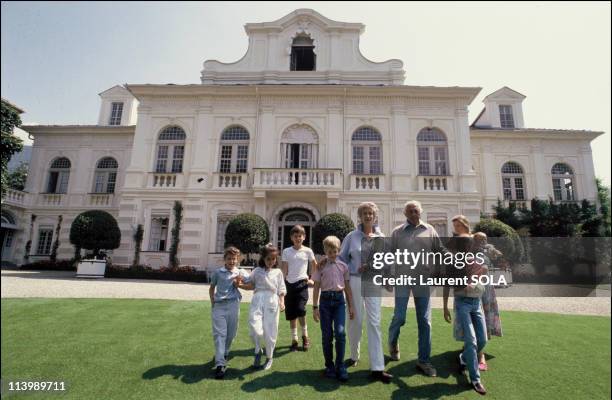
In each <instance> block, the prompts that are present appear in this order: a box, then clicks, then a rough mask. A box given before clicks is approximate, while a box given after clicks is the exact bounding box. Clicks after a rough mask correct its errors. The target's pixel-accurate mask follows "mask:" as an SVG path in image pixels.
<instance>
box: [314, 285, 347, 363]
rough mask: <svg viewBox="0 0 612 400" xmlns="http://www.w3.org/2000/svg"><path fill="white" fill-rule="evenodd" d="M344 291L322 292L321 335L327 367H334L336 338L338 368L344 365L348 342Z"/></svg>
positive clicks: (320, 311)
mask: <svg viewBox="0 0 612 400" xmlns="http://www.w3.org/2000/svg"><path fill="white" fill-rule="evenodd" d="M345 306H346V305H345V302H344V293H343V292H342V291H338V292H334V291H326V292H321V299H320V300H319V314H320V316H321V334H322V335H321V336H322V338H323V355H324V356H325V367H334V353H333V346H334V345H333V341H334V338H335V339H336V363H335V367H336V369H337V370H338V369H340V368H342V367H343V366H344V347H345V344H346V331H345V328H344V326H345V323H346V311H345Z"/></svg>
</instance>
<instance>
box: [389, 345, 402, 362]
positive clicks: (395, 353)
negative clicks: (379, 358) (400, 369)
mask: <svg viewBox="0 0 612 400" xmlns="http://www.w3.org/2000/svg"><path fill="white" fill-rule="evenodd" d="M389 355H390V358H391V361H399V360H400V351H399V346H398V345H397V344H396V345H392V344H390V345H389Z"/></svg>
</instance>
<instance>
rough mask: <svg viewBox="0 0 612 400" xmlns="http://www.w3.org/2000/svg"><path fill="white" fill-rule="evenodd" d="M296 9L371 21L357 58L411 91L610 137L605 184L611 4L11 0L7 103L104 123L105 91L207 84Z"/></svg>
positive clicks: (599, 155) (600, 164) (56, 120)
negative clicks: (221, 65) (494, 95)
mask: <svg viewBox="0 0 612 400" xmlns="http://www.w3.org/2000/svg"><path fill="white" fill-rule="evenodd" d="M297 8H313V9H315V10H317V11H318V12H320V13H321V14H323V15H325V16H326V17H328V18H331V19H334V20H339V21H347V22H362V23H364V24H365V25H366V30H365V33H364V34H363V35H362V37H361V50H362V53H363V54H364V55H365V56H366V57H368V58H369V59H371V60H374V61H382V60H386V59H389V58H399V59H401V60H403V61H404V68H405V70H406V81H405V83H406V84H408V85H425V86H428V85H435V86H478V87H482V88H483V89H482V91H481V93H480V95H479V96H478V97H477V98H476V100H475V101H474V102H473V103H472V106H471V107H470V121H472V120H473V119H474V118H475V117H476V115H478V113H479V112H480V110H481V109H482V102H481V101H482V98H483V97H484V96H485V95H487V94H489V93H491V92H493V91H495V90H497V89H499V88H500V87H502V86H505V85H506V86H509V87H511V88H513V89H515V90H517V91H519V92H521V93H523V94H524V95H526V96H527V99H526V100H525V102H524V114H525V122H526V125H527V126H528V127H534V128H564V129H570V128H572V129H574V128H575V129H591V130H599V131H605V132H606V133H605V135H604V136H603V137H600V138H598V139H596V140H595V141H594V142H593V145H592V148H593V155H594V158H595V171H596V174H597V175H598V176H600V177H602V178H604V179H605V181H606V182H607V183H608V184H609V183H610V169H611V167H610V155H609V154H610V150H609V149H610V125H611V124H610V119H611V117H610V107H611V105H610V97H611V94H610V93H611V80H610V75H611V71H610V65H611V56H610V47H611V44H610V29H611V25H610V3H607V2H606V3H604V2H600V3H586V2H581V3H553V4H549V3H529V4H527V3H522V4H518V5H515V4H507V3H484V4H483V3H470V2H468V3H459V4H456V3H399V4H398V3H380V2H377V3H375V4H374V3H355V4H351V3H347V4H345V3H342V4H340V3H333V2H332V3H316V2H301V3H294V2H283V3H280V4H278V3H240V2H232V3H216V2H212V3H180V2H173V3H160V2H156V3H135V2H129V3H119V2H108V3H104V2H83V3H79V2H53V3H45V2H2V28H1V29H2V38H1V42H2V52H1V56H2V62H1V78H2V84H1V88H2V97H4V98H6V99H8V100H10V101H12V102H13V103H15V104H17V105H18V106H20V107H22V108H23V109H25V110H26V114H24V115H23V116H22V118H23V120H24V122H26V123H39V124H95V123H96V122H97V117H98V108H99V98H98V96H97V94H98V93H100V92H102V91H104V90H105V89H108V88H109V87H111V86H114V85H115V84H123V83H177V84H186V83H199V82H200V81H199V79H200V71H201V69H202V63H203V61H204V60H206V59H218V60H220V61H225V62H231V61H235V60H237V59H239V58H240V57H242V55H244V53H245V51H246V48H247V37H246V34H245V33H244V29H243V25H244V24H245V23H247V22H263V21H272V20H275V19H278V18H280V17H282V16H284V15H285V14H287V13H289V12H291V11H293V10H295V9H297Z"/></svg>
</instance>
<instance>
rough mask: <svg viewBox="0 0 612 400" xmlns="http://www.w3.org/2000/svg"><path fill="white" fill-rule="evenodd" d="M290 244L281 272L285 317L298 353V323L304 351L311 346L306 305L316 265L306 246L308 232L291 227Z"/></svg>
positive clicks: (312, 284)
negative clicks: (311, 277) (304, 243)
mask: <svg viewBox="0 0 612 400" xmlns="http://www.w3.org/2000/svg"><path fill="white" fill-rule="evenodd" d="M290 235H291V241H292V242H293V246H291V247H287V248H286V249H284V250H283V255H282V266H281V268H282V271H283V274H284V275H285V286H286V287H287V295H286V296H285V318H286V319H287V321H289V324H290V326H291V351H297V350H298V346H299V343H298V334H297V322H298V320H299V322H300V326H301V327H302V349H303V350H304V351H307V350H308V348H309V347H310V339H309V338H308V327H307V325H306V303H308V287H312V286H314V282H313V281H312V280H311V279H310V274H309V267H310V271H314V269H315V268H316V266H317V262H316V260H315V256H314V253H313V251H312V250H311V249H310V248H308V247H306V246H303V245H302V243H303V242H304V239H306V231H305V230H304V227H303V226H302V225H295V226H294V227H293V228H291V232H290Z"/></svg>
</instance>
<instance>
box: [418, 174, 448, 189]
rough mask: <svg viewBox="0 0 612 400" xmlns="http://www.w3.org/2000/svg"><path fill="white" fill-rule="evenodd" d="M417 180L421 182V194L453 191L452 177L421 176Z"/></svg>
mask: <svg viewBox="0 0 612 400" xmlns="http://www.w3.org/2000/svg"><path fill="white" fill-rule="evenodd" d="M417 178H418V180H419V191H421V192H450V191H452V190H453V189H452V187H451V186H452V185H451V184H452V179H451V177H450V176H424V175H420V176H418V177H417Z"/></svg>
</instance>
